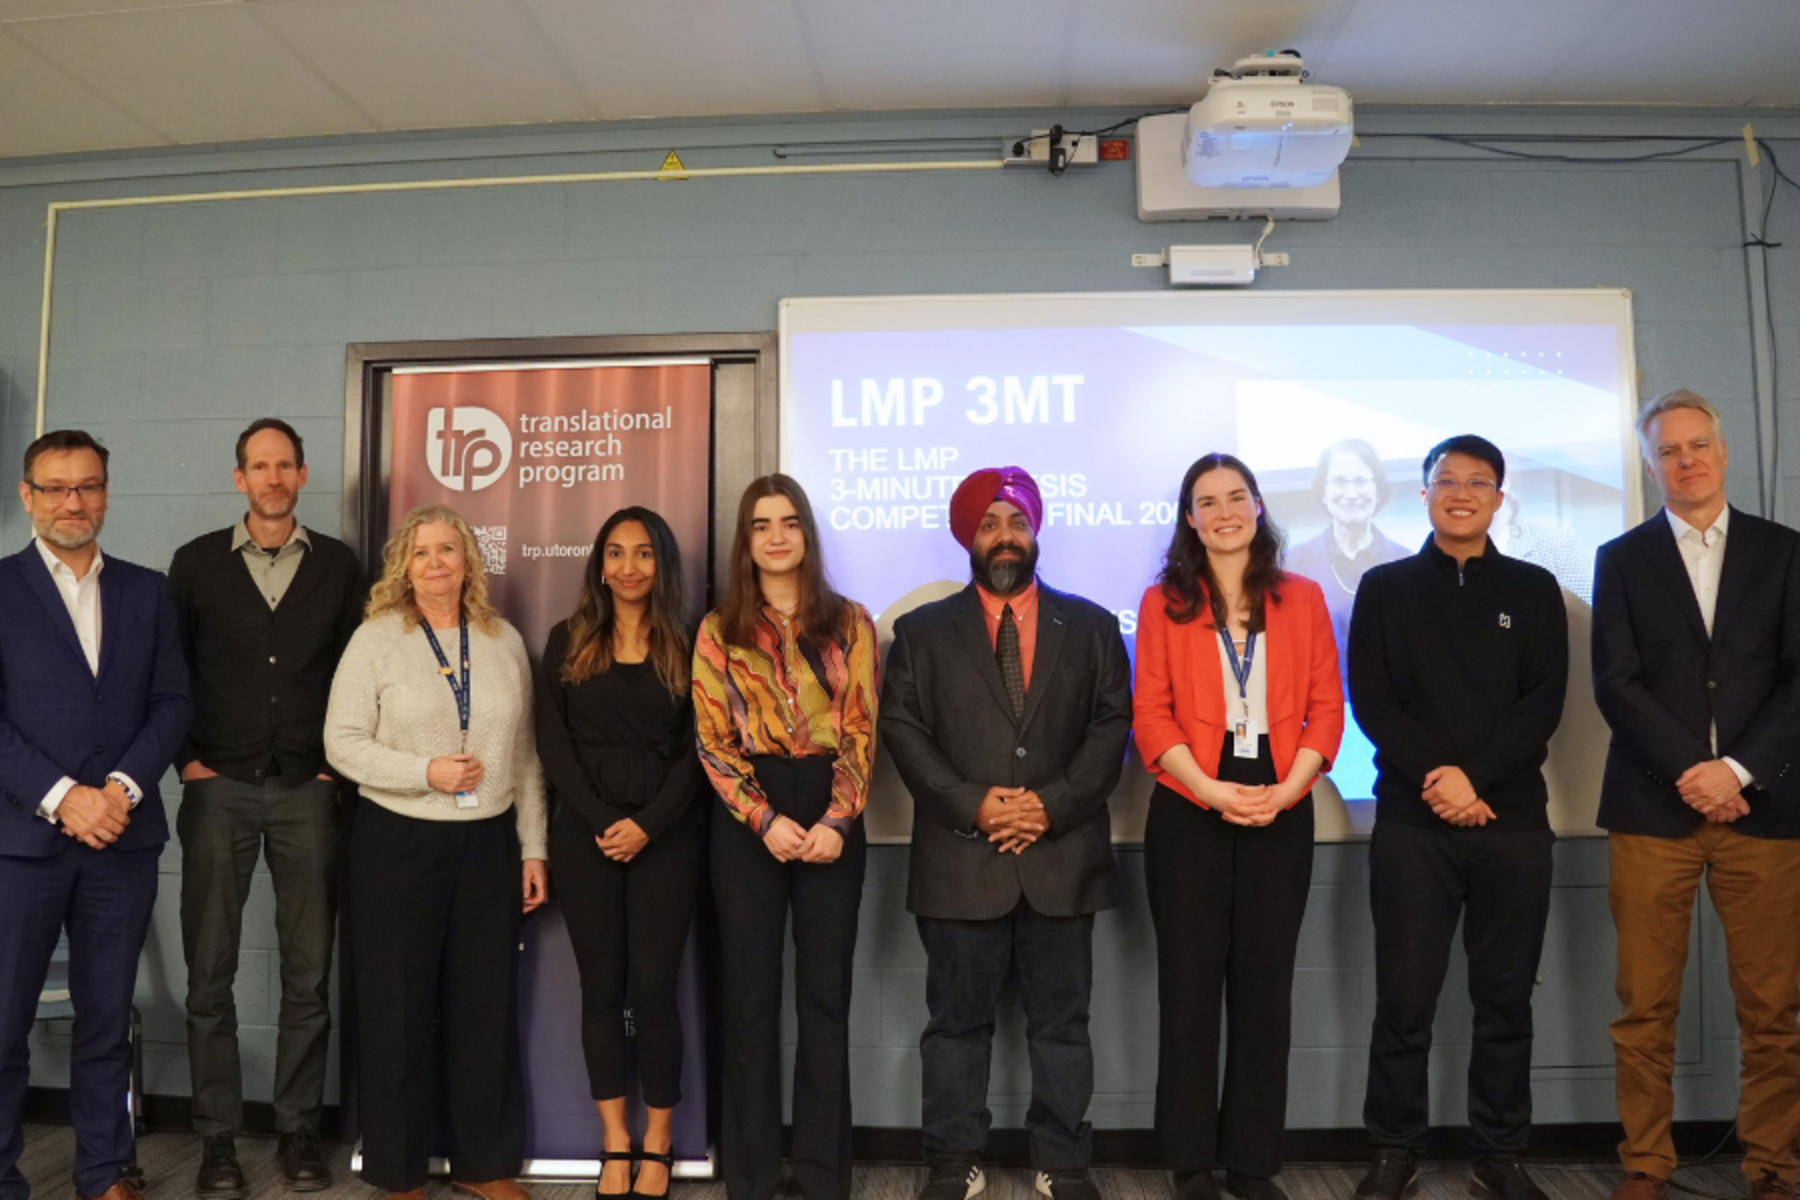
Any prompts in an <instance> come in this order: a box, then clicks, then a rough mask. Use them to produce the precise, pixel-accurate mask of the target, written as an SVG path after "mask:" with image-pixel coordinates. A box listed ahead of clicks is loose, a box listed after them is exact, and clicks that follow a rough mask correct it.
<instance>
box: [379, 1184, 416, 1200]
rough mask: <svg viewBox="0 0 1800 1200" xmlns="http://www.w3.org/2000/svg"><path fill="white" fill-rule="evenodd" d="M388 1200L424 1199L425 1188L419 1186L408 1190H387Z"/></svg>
mask: <svg viewBox="0 0 1800 1200" xmlns="http://www.w3.org/2000/svg"><path fill="white" fill-rule="evenodd" d="M388 1200H425V1189H424V1188H422V1187H420V1188H414V1189H413V1190H412V1191H410V1192H389V1193H388Z"/></svg>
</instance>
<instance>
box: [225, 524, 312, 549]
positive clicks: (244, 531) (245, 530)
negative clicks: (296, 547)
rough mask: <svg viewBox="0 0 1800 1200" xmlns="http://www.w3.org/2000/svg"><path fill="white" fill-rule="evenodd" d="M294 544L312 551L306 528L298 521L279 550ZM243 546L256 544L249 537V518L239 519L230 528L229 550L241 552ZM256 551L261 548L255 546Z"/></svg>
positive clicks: (310, 538) (310, 539)
mask: <svg viewBox="0 0 1800 1200" xmlns="http://www.w3.org/2000/svg"><path fill="white" fill-rule="evenodd" d="M295 542H299V543H300V544H301V545H302V546H305V547H306V548H307V549H308V550H311V549H312V537H311V536H310V535H309V534H308V533H307V532H306V526H304V525H302V524H301V523H300V522H298V521H295V522H294V529H293V532H291V533H289V534H288V539H287V541H285V542H283V543H282V544H281V549H283V550H285V549H287V548H288V547H289V546H291V545H293V544H294V543H295ZM245 546H256V542H255V541H254V540H253V539H252V538H251V537H250V525H249V518H247V517H239V518H238V523H237V524H236V525H233V526H232V527H231V548H232V549H233V550H242V549H243V548H244V547H245ZM257 549H259V550H260V549H262V547H261V546H257Z"/></svg>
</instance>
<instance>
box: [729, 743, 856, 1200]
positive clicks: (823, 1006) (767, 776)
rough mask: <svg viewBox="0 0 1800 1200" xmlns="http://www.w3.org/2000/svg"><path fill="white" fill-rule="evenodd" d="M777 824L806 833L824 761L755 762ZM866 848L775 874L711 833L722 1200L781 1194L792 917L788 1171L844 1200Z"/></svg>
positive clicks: (819, 812)
mask: <svg viewBox="0 0 1800 1200" xmlns="http://www.w3.org/2000/svg"><path fill="white" fill-rule="evenodd" d="M753 762H754V764H755V767H756V779H757V782H758V783H760V784H761V785H762V788H763V791H764V794H766V795H767V796H768V798H769V802H770V803H771V804H772V805H773V806H774V808H775V811H776V812H778V813H781V814H782V815H783V816H787V817H790V818H792V819H793V820H795V821H797V822H799V823H800V824H801V825H803V826H810V825H812V824H814V823H815V822H817V820H818V818H819V817H821V816H823V815H824V813H825V808H826V806H827V805H828V804H829V802H830V798H831V760H829V759H826V758H803V759H772V758H760V757H759V758H756V759H754V760H753ZM867 856H868V844H867V841H866V839H865V835H864V833H863V827H862V822H861V821H858V822H857V823H856V825H855V826H854V827H853V828H852V829H851V831H850V835H849V836H848V837H846V838H845V839H844V852H843V854H841V855H840V856H839V857H838V859H837V861H836V862H831V863H817V864H815V863H798V862H796V863H783V862H777V861H775V859H774V857H773V856H771V855H770V854H769V852H768V850H767V849H766V848H765V847H764V846H763V843H762V839H761V838H759V837H758V836H757V835H756V834H755V833H754V832H752V831H751V830H750V828H749V827H748V826H746V825H744V824H743V823H742V822H741V821H735V820H732V819H731V818H730V817H729V816H726V815H724V814H720V815H719V819H718V820H715V821H713V822H712V871H713V895H714V898H715V901H716V903H717V905H718V910H719V942H720V959H721V964H720V965H721V967H722V971H721V976H722V979H721V982H722V984H723V990H724V1014H723V1022H722V1024H723V1027H724V1028H723V1038H722V1040H723V1042H724V1076H725V1078H724V1092H725V1096H724V1103H723V1105H722V1112H721V1125H722V1128H721V1130H720V1139H719V1141H720V1146H719V1149H720V1159H721V1167H722V1171H723V1174H724V1177H725V1194H726V1196H727V1197H729V1200H769V1198H770V1197H771V1196H773V1195H774V1194H775V1190H776V1188H777V1187H778V1186H779V1185H780V1182H781V985H782V951H783V941H784V938H783V935H784V933H785V932H786V928H787V919H788V908H789V905H790V904H791V905H792V907H793V910H794V999H795V1002H796V1004H795V1006H796V1008H797V1009H798V1016H799V1021H800V1030H799V1046H798V1047H797V1048H796V1050H795V1053H794V1122H793V1142H792V1145H791V1148H790V1152H789V1154H790V1158H791V1161H792V1163H793V1174H794V1181H795V1183H797V1184H798V1185H799V1187H800V1191H801V1193H802V1195H804V1196H805V1197H806V1200H849V1196H850V983H851V977H852V976H851V966H850V958H851V954H852V952H853V951H854V950H855V948H856V922H857V916H858V911H859V909H860V907H861V904H862V887H863V870H864V867H865V865H866V860H867Z"/></svg>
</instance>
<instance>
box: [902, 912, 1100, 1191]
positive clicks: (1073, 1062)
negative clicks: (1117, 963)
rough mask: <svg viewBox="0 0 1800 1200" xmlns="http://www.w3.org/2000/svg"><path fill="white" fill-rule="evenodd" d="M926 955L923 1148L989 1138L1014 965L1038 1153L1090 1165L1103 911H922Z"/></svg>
mask: <svg viewBox="0 0 1800 1200" xmlns="http://www.w3.org/2000/svg"><path fill="white" fill-rule="evenodd" d="M918 922H919V938H920V940H922V941H923V942H924V943H925V955H926V958H927V960H928V962H927V967H926V972H925V1004H926V1007H927V1008H928V1009H929V1010H930V1013H931V1019H930V1021H929V1022H928V1023H927V1024H926V1026H925V1032H924V1034H923V1035H922V1036H920V1038H919V1059H920V1065H921V1067H922V1068H923V1076H924V1078H923V1092H924V1103H923V1113H922V1117H921V1120H920V1129H921V1132H922V1133H923V1134H924V1141H925V1157H926V1158H927V1159H928V1160H930V1159H934V1158H942V1157H944V1156H947V1155H966V1154H970V1155H972V1154H980V1153H981V1149H982V1146H983V1145H984V1144H985V1143H986V1141H987V1131H988V1125H989V1124H990V1122H991V1121H992V1119H993V1117H992V1114H991V1113H989V1112H988V1107H987V1093H988V1065H989V1063H990V1061H991V1060H992V1058H993V1046H994V1012H995V1009H996V1008H997V1007H998V1006H999V1003H1000V989H1001V986H1002V985H1003V984H1004V983H1005V982H1006V979H1007V977H1008V976H1009V975H1013V974H1015V973H1016V976H1017V979H1018V985H1019V999H1020V1002H1021V1004H1022V1005H1023V1007H1024V1009H1025V1039H1026V1045H1027V1047H1028V1049H1029V1051H1030V1054H1031V1107H1030V1108H1028V1109H1027V1110H1026V1111H1025V1128H1026V1129H1027V1130H1028V1131H1029V1132H1030V1134H1031V1162H1032V1165H1033V1166H1034V1167H1036V1168H1037V1169H1038V1170H1040V1171H1060V1170H1072V1169H1076V1168H1082V1167H1086V1166H1087V1165H1088V1162H1089V1160H1090V1159H1091V1158H1092V1157H1093V1127H1092V1126H1090V1125H1089V1124H1088V1120H1087V1109H1088V1101H1089V1100H1090V1099H1092V1097H1093V1094H1094V1052H1093V1048H1092V1047H1091V1046H1090V1045H1089V1044H1088V1000H1089V997H1090V996H1091V994H1092V992H1093V983H1094V918H1093V916H1092V915H1091V914H1090V915H1087V916H1080V917H1046V916H1041V915H1039V914H1038V913H1036V912H1033V911H1032V910H1031V907H1030V906H1029V905H1027V904H1025V903H1023V902H1020V904H1019V907H1018V908H1016V909H1014V910H1013V912H1012V913H1011V914H1010V915H1008V916H1004V917H999V918H996V919H995V920H991V921H947V920H943V919H940V918H936V917H920V918H918Z"/></svg>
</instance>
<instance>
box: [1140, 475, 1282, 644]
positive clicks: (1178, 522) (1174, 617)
mask: <svg viewBox="0 0 1800 1200" xmlns="http://www.w3.org/2000/svg"><path fill="white" fill-rule="evenodd" d="M1221 469H1224V470H1230V471H1236V472H1237V473H1238V474H1239V475H1241V476H1242V477H1243V480H1244V486H1245V487H1248V488H1249V489H1250V495H1251V497H1252V498H1253V499H1254V500H1255V501H1256V508H1257V513H1256V536H1255V537H1253V538H1251V539H1250V565H1249V566H1247V567H1245V568H1244V591H1245V593H1246V594H1247V596H1248V597H1249V600H1250V629H1251V631H1252V632H1256V633H1260V632H1262V630H1263V628H1264V616H1265V610H1264V605H1265V602H1267V601H1271V600H1272V601H1274V602H1275V603H1276V604H1280V603H1281V579H1282V575H1281V549H1282V543H1283V541H1284V540H1285V539H1283V537H1282V534H1281V530H1280V528H1279V527H1277V526H1276V524H1275V522H1273V521H1271V520H1270V519H1269V514H1268V511H1267V510H1266V509H1265V508H1264V506H1263V498H1262V489H1261V488H1259V487H1257V486H1256V476H1255V475H1252V474H1251V473H1250V468H1249V467H1246V466H1245V465H1244V464H1243V462H1242V460H1240V459H1239V458H1237V456H1236V455H1232V454H1208V455H1206V456H1205V457H1204V458H1200V459H1197V460H1196V461H1195V462H1194V465H1193V466H1191V467H1189V468H1188V469H1187V474H1186V475H1183V476H1182V477H1181V500H1180V503H1178V504H1177V505H1176V506H1175V533H1174V535H1173V536H1172V537H1171V538H1170V539H1169V549H1168V551H1167V553H1165V554H1164V555H1163V569H1162V576H1161V577H1160V579H1159V582H1160V583H1161V584H1162V591H1163V599H1164V600H1165V601H1167V605H1166V607H1165V608H1164V609H1163V612H1165V613H1166V614H1167V615H1168V618H1169V620H1171V621H1174V622H1175V623H1176V624H1178V625H1185V624H1187V623H1188V622H1189V621H1192V620H1193V619H1194V618H1196V617H1198V616H1199V615H1200V611H1201V608H1202V605H1201V601H1202V599H1204V600H1205V601H1206V602H1207V603H1206V605H1205V607H1206V608H1207V610H1208V615H1209V616H1210V617H1211V620H1210V621H1208V622H1207V624H1209V625H1213V626H1216V627H1219V628H1224V627H1226V617H1227V614H1226V612H1225V605H1224V601H1223V598H1222V597H1221V596H1220V594H1219V581H1218V578H1217V577H1216V576H1215V575H1214V574H1213V569H1212V562H1211V560H1210V559H1209V557H1208V556H1207V553H1206V544H1205V543H1204V542H1202V541H1201V540H1200V531H1199V530H1197V529H1195V528H1194V527H1193V526H1192V525H1190V524H1188V519H1187V518H1188V515H1189V514H1190V513H1191V512H1192V511H1193V507H1194V484H1196V483H1198V482H1199V480H1200V477H1201V476H1202V475H1204V474H1206V473H1207V472H1208V471H1217V470H1221Z"/></svg>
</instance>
